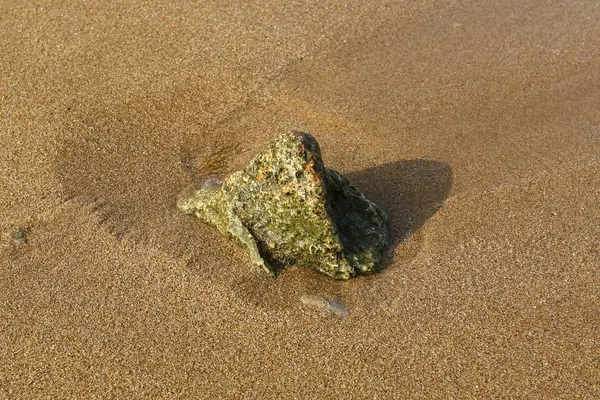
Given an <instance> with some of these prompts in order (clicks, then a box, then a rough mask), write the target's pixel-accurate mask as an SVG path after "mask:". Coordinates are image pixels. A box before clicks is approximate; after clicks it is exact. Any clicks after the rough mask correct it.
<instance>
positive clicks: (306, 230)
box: [178, 132, 387, 279]
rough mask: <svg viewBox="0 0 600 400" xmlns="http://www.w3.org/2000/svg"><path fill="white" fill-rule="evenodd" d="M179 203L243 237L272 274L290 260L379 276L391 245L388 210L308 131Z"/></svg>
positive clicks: (346, 274) (342, 275)
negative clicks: (330, 165) (330, 161)
mask: <svg viewBox="0 0 600 400" xmlns="http://www.w3.org/2000/svg"><path fill="white" fill-rule="evenodd" d="M178 206H179V208H181V209H182V210H183V211H185V212H187V213H189V214H193V215H195V216H197V217H198V218H200V219H202V220H203V221H205V222H208V223H209V224H212V225H214V226H216V227H217V228H218V229H219V230H220V231H221V232H222V233H224V234H227V235H230V236H232V237H234V238H235V239H237V241H239V242H240V243H241V244H242V246H244V247H245V249H246V250H247V252H248V254H249V255H250V259H251V260H252V262H254V263H255V264H258V265H260V266H262V267H263V268H264V269H265V270H266V271H267V272H269V273H271V274H273V275H276V273H277V272H278V271H279V270H280V269H281V268H283V267H286V266H292V265H294V266H301V267H309V268H313V269H315V270H317V271H319V272H322V273H324V274H326V275H329V276H331V277H333V278H335V279H350V278H353V277H356V276H358V275H361V274H369V273H373V272H375V271H376V270H377V269H378V268H379V263H380V259H381V253H382V251H383V248H384V247H385V245H386V243H387V230H386V220H387V217H386V215H385V213H384V212H383V211H382V210H381V209H380V208H379V207H378V206H377V205H375V204H374V203H373V202H371V201H369V200H368V199H366V198H365V197H364V196H363V195H362V194H361V193H360V192H359V190H358V189H357V188H356V187H354V186H353V185H351V184H350V183H349V181H348V180H347V179H346V178H345V177H343V176H342V175H341V174H340V173H338V172H337V171H334V170H331V169H327V168H325V166H324V165H323V160H322V158H321V152H320V150H319V144H318V143H317V141H316V140H315V138H314V137H313V136H311V135H310V134H308V133H303V132H288V133H285V134H283V135H281V136H279V137H278V138H277V139H276V140H275V141H273V142H272V143H271V144H270V145H268V146H267V148H266V149H265V150H264V151H262V152H261V153H260V154H258V155H257V156H256V157H255V158H254V159H253V160H252V161H251V162H250V164H249V165H248V167H246V168H245V169H243V170H241V171H237V172H234V173H232V174H231V175H229V177H228V178H226V179H225V180H224V182H223V183H222V184H221V185H220V186H216V187H215V186H213V187H205V188H201V189H200V190H198V191H197V192H196V193H195V194H193V195H192V196H190V197H187V198H184V199H182V200H180V201H179V202H178Z"/></svg>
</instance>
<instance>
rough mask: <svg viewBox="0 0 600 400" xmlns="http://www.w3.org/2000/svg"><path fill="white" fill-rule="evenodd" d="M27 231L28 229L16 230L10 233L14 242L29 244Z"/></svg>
mask: <svg viewBox="0 0 600 400" xmlns="http://www.w3.org/2000/svg"><path fill="white" fill-rule="evenodd" d="M27 231H28V230H27V229H26V228H15V229H13V230H12V232H11V233H10V237H11V238H12V240H14V241H15V242H18V243H22V244H27V242H28V239H27Z"/></svg>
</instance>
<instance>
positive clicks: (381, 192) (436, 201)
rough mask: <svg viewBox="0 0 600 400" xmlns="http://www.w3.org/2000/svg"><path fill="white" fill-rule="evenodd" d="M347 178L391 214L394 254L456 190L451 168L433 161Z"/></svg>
mask: <svg viewBox="0 0 600 400" xmlns="http://www.w3.org/2000/svg"><path fill="white" fill-rule="evenodd" d="M344 175H345V176H346V177H347V178H348V179H349V180H350V182H352V184H354V185H355V186H356V187H358V188H359V189H360V191H361V192H362V193H363V194H364V195H365V196H366V197H367V198H368V199H370V200H372V201H374V202H375V203H376V204H378V205H379V206H381V207H382V208H383V209H384V210H385V211H386V212H387V214H388V217H389V222H388V230H389V234H390V245H389V246H388V249H389V250H388V252H387V253H391V254H393V252H394V249H395V248H396V246H397V245H398V244H399V243H400V242H402V241H404V240H406V239H407V238H409V237H410V236H411V235H412V234H413V233H415V232H416V231H417V230H418V229H419V228H420V227H421V226H422V225H423V224H424V223H425V222H426V221H427V220H428V219H429V218H431V216H433V214H435V213H436V211H437V210H438V209H440V208H441V207H442V206H443V204H444V202H445V200H446V198H447V197H448V195H449V193H450V189H451V187H452V169H451V168H450V166H449V165H448V164H446V163H444V162H439V161H431V160H421V159H418V160H405V161H396V162H392V163H388V164H384V165H381V166H378V167H374V168H369V169H366V170H363V171H357V172H350V173H346V174H344ZM386 258H388V257H384V260H386ZM389 261H390V260H387V262H386V261H384V267H385V266H386V265H385V264H387V263H389Z"/></svg>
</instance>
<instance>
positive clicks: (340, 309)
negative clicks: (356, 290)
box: [300, 295, 348, 318]
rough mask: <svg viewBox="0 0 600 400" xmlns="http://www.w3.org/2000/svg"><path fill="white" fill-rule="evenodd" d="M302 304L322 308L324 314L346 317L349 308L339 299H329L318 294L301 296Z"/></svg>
mask: <svg viewBox="0 0 600 400" xmlns="http://www.w3.org/2000/svg"><path fill="white" fill-rule="evenodd" d="M300 301H301V302H302V304H304V305H307V306H309V307H312V308H315V309H317V310H320V311H321V312H322V313H323V314H324V315H327V316H334V317H337V318H345V317H347V316H348V309H347V308H346V306H344V305H343V304H342V303H341V302H339V301H338V300H329V299H326V298H324V297H321V296H316V295H303V296H301V297H300Z"/></svg>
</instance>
